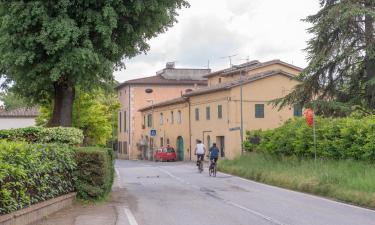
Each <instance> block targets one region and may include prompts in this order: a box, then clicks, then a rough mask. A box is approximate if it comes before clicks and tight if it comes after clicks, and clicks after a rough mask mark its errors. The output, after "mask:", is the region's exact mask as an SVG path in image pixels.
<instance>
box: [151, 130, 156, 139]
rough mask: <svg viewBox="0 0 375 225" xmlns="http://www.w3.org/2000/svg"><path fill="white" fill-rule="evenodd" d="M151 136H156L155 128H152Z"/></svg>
mask: <svg viewBox="0 0 375 225" xmlns="http://www.w3.org/2000/svg"><path fill="white" fill-rule="evenodd" d="M150 136H151V137H155V136H156V130H155V129H152V130H150Z"/></svg>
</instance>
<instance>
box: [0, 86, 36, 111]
mask: <svg viewBox="0 0 375 225" xmlns="http://www.w3.org/2000/svg"><path fill="white" fill-rule="evenodd" d="M0 101H2V102H3V104H4V108H5V110H7V111H10V110H13V109H18V108H22V107H28V106H30V103H29V102H28V101H27V100H26V99H25V98H22V97H21V96H19V95H17V94H15V93H14V92H12V91H6V92H2V93H0Z"/></svg>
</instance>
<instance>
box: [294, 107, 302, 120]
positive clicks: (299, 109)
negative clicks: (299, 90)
mask: <svg viewBox="0 0 375 225" xmlns="http://www.w3.org/2000/svg"><path fill="white" fill-rule="evenodd" d="M293 115H294V116H298V117H299V116H302V107H301V105H299V104H295V105H294V106H293Z"/></svg>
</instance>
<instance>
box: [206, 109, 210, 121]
mask: <svg viewBox="0 0 375 225" xmlns="http://www.w3.org/2000/svg"><path fill="white" fill-rule="evenodd" d="M210 119H211V109H210V107H209V106H207V107H206V120H210Z"/></svg>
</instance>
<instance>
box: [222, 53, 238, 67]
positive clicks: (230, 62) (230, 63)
mask: <svg viewBox="0 0 375 225" xmlns="http://www.w3.org/2000/svg"><path fill="white" fill-rule="evenodd" d="M236 55H237V54H235V55H228V56H223V57H220V59H227V58H228V59H229V67H232V65H233V64H232V58H233V57H234V56H236Z"/></svg>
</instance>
